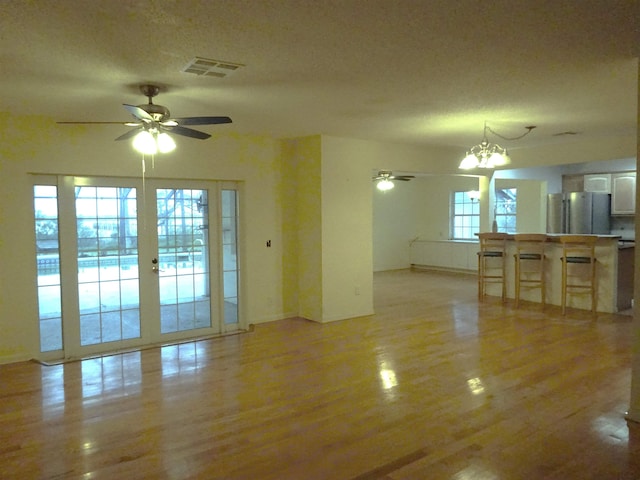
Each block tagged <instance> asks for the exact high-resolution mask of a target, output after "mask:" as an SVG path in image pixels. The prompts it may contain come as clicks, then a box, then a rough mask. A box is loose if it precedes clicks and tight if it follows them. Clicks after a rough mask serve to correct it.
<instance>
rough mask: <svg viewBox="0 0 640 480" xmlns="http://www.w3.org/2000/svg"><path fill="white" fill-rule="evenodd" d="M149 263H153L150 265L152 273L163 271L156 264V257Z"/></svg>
mask: <svg viewBox="0 0 640 480" xmlns="http://www.w3.org/2000/svg"><path fill="white" fill-rule="evenodd" d="M151 263H152V264H153V266H152V267H151V271H152V272H153V273H160V272H163V271H164V270H160V267H159V266H158V259H157V258H154V259H153V260H151Z"/></svg>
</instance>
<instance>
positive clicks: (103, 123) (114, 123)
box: [56, 122, 126, 125]
mask: <svg viewBox="0 0 640 480" xmlns="http://www.w3.org/2000/svg"><path fill="white" fill-rule="evenodd" d="M56 123H57V124H58V125H126V124H125V123H124V122H56Z"/></svg>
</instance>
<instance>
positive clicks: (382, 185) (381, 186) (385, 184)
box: [376, 179, 394, 192]
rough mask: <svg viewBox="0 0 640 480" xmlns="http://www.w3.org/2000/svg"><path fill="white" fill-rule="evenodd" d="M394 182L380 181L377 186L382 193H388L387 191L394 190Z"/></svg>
mask: <svg viewBox="0 0 640 480" xmlns="http://www.w3.org/2000/svg"><path fill="white" fill-rule="evenodd" d="M393 186H394V185H393V182H392V181H391V180H389V179H383V180H380V181H379V182H378V183H377V184H376V188H377V189H378V190H380V191H381V192H386V191H387V190H391V189H392V188H393Z"/></svg>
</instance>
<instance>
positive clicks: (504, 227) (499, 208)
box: [495, 188, 517, 233]
mask: <svg viewBox="0 0 640 480" xmlns="http://www.w3.org/2000/svg"><path fill="white" fill-rule="evenodd" d="M516 196H517V189H515V188H498V189H496V215H495V217H496V223H497V224H498V231H499V232H505V233H516Z"/></svg>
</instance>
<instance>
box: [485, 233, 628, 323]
mask: <svg viewBox="0 0 640 480" xmlns="http://www.w3.org/2000/svg"><path fill="white" fill-rule="evenodd" d="M563 236H564V237H567V235H563V234H547V235H546V239H547V241H546V242H545V247H544V248H545V249H544V262H545V264H544V288H545V297H546V298H545V303H547V304H552V305H561V304H562V261H561V259H562V256H563V244H562V241H561V237H563ZM571 237H574V238H575V237H577V236H576V235H572V236H571ZM580 237H591V238H593V237H596V238H597V240H596V243H595V258H596V262H595V265H596V268H595V290H596V298H597V302H596V306H597V311H599V312H607V313H615V312H618V311H621V310H626V309H629V308H631V306H632V298H633V263H634V245H635V244H634V243H623V242H621V241H620V237H619V236H616V235H581V236H580ZM506 238H507V241H506V255H505V258H504V261H505V262H506V264H505V277H506V278H505V287H506V295H507V297H508V298H514V297H515V284H516V274H515V255H516V242H515V236H514V235H507V236H506ZM491 260H493V261H501V260H500V259H498V258H494V259H491ZM524 263H526V261H525V262H524ZM493 268H495V265H494V266H493ZM569 268H572V269H573V271H572V274H573V275H574V277H577V280H573V281H574V283H575V282H577V283H579V284H583V285H584V284H588V282H589V276H590V270H589V268H588V265H585V264H574V265H570V266H569ZM534 275H535V272H534ZM501 288H502V286H501V285H500V284H497V283H494V284H489V285H487V287H486V294H487V295H495V296H500V295H501ZM541 299H542V296H541V293H540V288H527V286H526V284H524V285H523V287H522V288H521V290H520V300H524V301H530V302H541ZM566 306H567V307H568V308H578V309H584V310H590V309H591V296H590V295H589V294H588V292H587V291H583V292H582V293H573V294H570V295H567V297H566Z"/></svg>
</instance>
